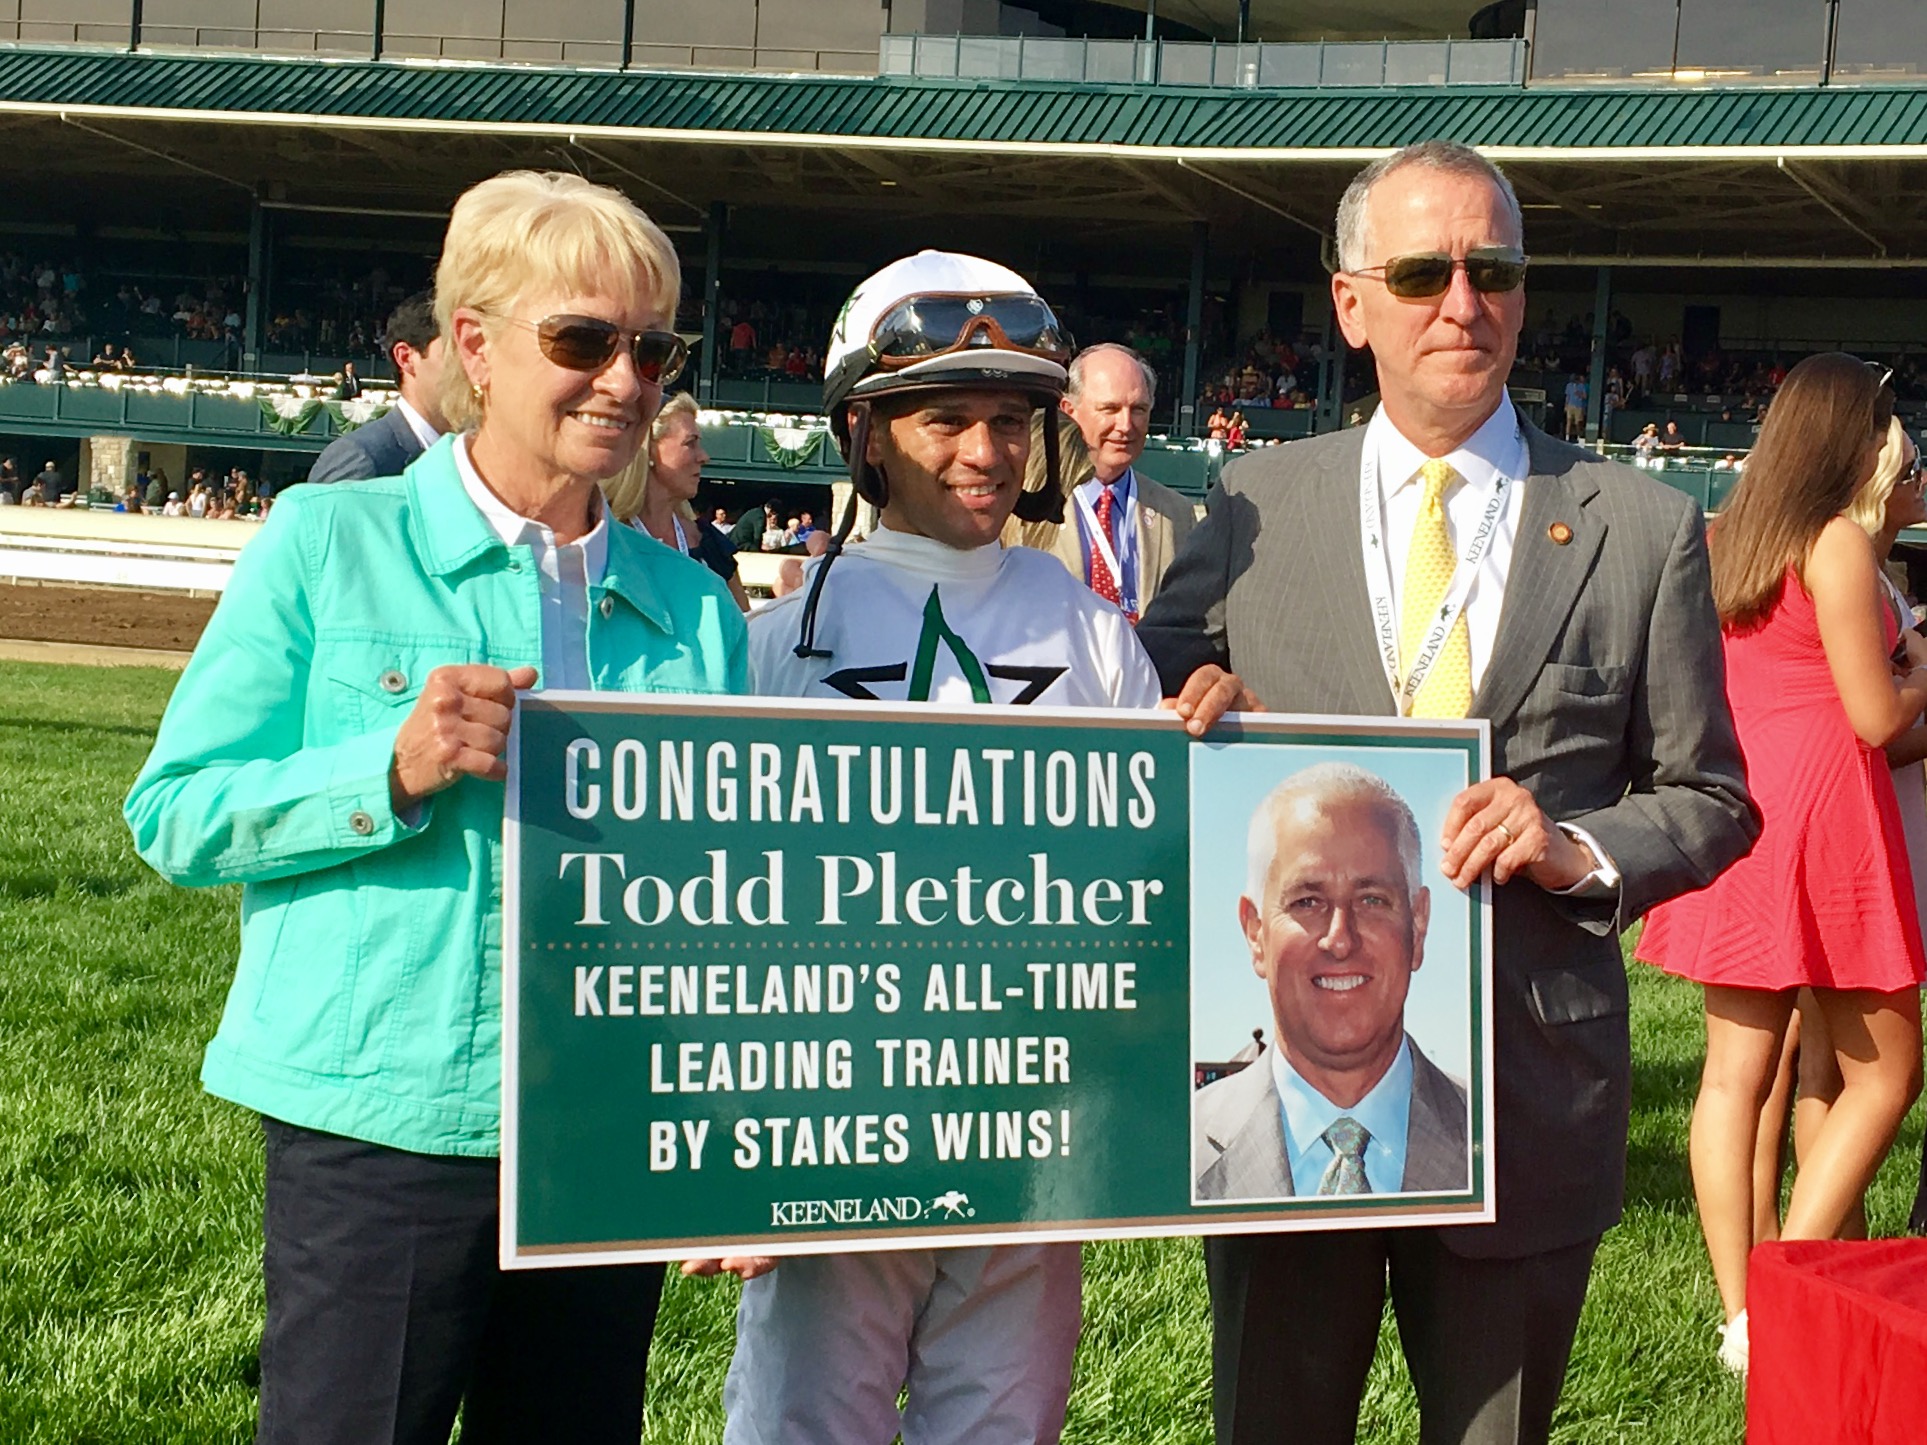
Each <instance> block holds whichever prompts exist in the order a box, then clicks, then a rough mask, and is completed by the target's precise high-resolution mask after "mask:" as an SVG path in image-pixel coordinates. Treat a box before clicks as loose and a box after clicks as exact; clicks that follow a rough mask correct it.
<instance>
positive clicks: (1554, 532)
mask: <svg viewBox="0 0 1927 1445" xmlns="http://www.w3.org/2000/svg"><path fill="white" fill-rule="evenodd" d="M1546 535H1547V536H1548V537H1550V538H1552V540H1553V543H1554V545H1555V546H1560V547H1563V546H1565V545H1566V543H1568V542H1570V541H1571V540H1572V528H1570V527H1568V526H1567V525H1566V524H1565V523H1564V522H1554V523H1553V524H1552V525H1551V526H1550V527H1548V528H1546Z"/></svg>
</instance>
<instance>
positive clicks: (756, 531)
mask: <svg viewBox="0 0 1927 1445" xmlns="http://www.w3.org/2000/svg"><path fill="white" fill-rule="evenodd" d="M774 526H776V503H775V501H774V500H773V499H772V500H770V501H767V502H765V503H763V507H762V510H761V511H758V510H757V509H756V508H754V507H751V508H750V509H749V510H747V511H745V512H744V513H743V515H742V516H740V517H738V518H737V519H736V525H735V526H734V527H733V528H731V529H730V533H729V540H730V541H731V542H733V543H735V544H736V550H737V551H738V552H760V551H762V550H763V537H764V534H766V533H767V532H768V531H769V529H770V528H772V527H774Z"/></svg>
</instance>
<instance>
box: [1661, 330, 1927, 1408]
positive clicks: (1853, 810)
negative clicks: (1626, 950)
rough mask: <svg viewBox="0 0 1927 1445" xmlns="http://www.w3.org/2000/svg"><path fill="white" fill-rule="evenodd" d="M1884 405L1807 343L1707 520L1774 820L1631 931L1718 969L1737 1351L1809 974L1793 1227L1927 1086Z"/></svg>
mask: <svg viewBox="0 0 1927 1445" xmlns="http://www.w3.org/2000/svg"><path fill="white" fill-rule="evenodd" d="M1892 416H1893V393H1892V392H1891V391H1890V390H1888V389H1887V387H1886V384H1885V378H1884V377H1882V376H1881V375H1880V374H1879V373H1878V372H1876V371H1873V370H1871V369H1870V368H1869V367H1867V366H1866V365H1865V364H1863V363H1862V362H1860V361H1858V360H1857V359H1855V358H1853V357H1850V356H1846V355H1843V354H1841V353H1838V352H1834V353H1828V354H1825V355H1821V356H1815V357H1809V358H1808V359H1807V360H1805V361H1803V362H1801V363H1800V364H1799V365H1798V366H1796V367H1795V368H1794V369H1793V370H1792V372H1790V373H1789V374H1788V376H1787V380H1786V384H1785V386H1784V387H1783V388H1782V389H1781V392H1780V395H1779V397H1778V399H1777V400H1776V401H1775V403H1774V407H1773V412H1772V415H1771V417H1770V418H1769V419H1768V422H1767V424H1766V426H1765V427H1763V428H1762V429H1761V432H1760V439H1759V445H1758V446H1757V447H1756V448H1755V450H1754V452H1753V456H1752V458H1751V460H1750V462H1749V465H1748V467H1747V469H1746V472H1745V474H1744V476H1743V478H1742V480H1741V482H1740V483H1739V485H1738V486H1737V487H1735V489H1734V491H1733V495H1732V497H1731V498H1730V499H1729V501H1728V502H1727V505H1726V507H1725V509H1724V510H1723V511H1722V513H1721V515H1720V518H1719V520H1718V522H1717V523H1716V524H1715V526H1714V527H1713V529H1712V532H1711V534H1710V536H1709V539H1708V551H1709V554H1710V557H1711V562H1712V574H1713V600H1714V603H1715V605H1716V606H1717V607H1718V609H1719V614H1720V620H1721V623H1722V631H1723V634H1724V638H1725V653H1726V667H1727V682H1726V686H1727V697H1728V700H1729V702H1730V703H1731V705H1732V708H1733V720H1734V724H1735V727H1736V730H1737V732H1738V734H1739V740H1740V746H1741V749H1742V751H1743V752H1744V754H1745V756H1746V763H1747V781H1748V787H1749V789H1750V790H1751V791H1752V793H1753V796H1754V799H1755V801H1756V803H1757V804H1758V806H1759V809H1760V813H1761V817H1762V828H1761V833H1760V837H1759V841H1758V842H1757V843H1756V844H1755V845H1754V848H1753V851H1752V853H1751V854H1750V855H1749V856H1747V857H1746V858H1744V859H1742V860H1741V861H1740V862H1738V863H1736V864H1735V865H1734V866H1733V867H1732V868H1730V869H1728V870H1727V871H1726V872H1725V873H1724V874H1722V875H1721V876H1720V877H1719V879H1718V880H1717V881H1715V882H1714V883H1713V884H1712V886H1710V887H1708V888H1704V889H1701V890H1700V891H1698V892H1696V893H1690V894H1687V895H1685V896H1684V897H1682V898H1678V899H1675V900H1674V901H1673V902H1671V903H1668V904H1665V905H1662V906H1661V907H1659V908H1657V909H1655V910H1654V911H1653V913H1652V915H1651V916H1650V917H1649V918H1648V920H1647V924H1646V930H1645V933H1644V934H1643V936H1642V937H1641V939H1640V942H1639V946H1638V949H1637V955H1638V957H1640V958H1642V959H1644V960H1646V961H1647V962H1649V963H1657V964H1659V965H1660V966H1661V967H1663V968H1664V969H1666V971H1667V972H1669V973H1674V974H1677V975H1679V976H1681V977H1684V978H1690V979H1693V980H1695V981H1697V982H1699V983H1700V984H1702V985H1703V986H1704V989H1705V1008H1706V1064H1705V1068H1704V1072H1703V1074H1702V1077H1701V1082H1700V1092H1699V1097H1698V1099H1697V1101H1696V1102H1695V1104H1694V1107H1693V1124H1692V1134H1691V1141H1690V1154H1691V1159H1692V1167H1693V1189H1694V1194H1695V1195H1696V1197H1697V1199H1698V1203H1699V1213H1700V1227H1701V1229H1702V1231H1703V1232H1704V1234H1705V1237H1706V1247H1707V1253H1708V1255H1709V1256H1710V1257H1711V1260H1712V1265H1713V1276H1714V1280H1715V1282H1716V1283H1717V1285H1718V1287H1719V1292H1720V1301H1721V1305H1722V1308H1723V1310H1724V1312H1725V1316H1726V1324H1725V1325H1724V1326H1723V1327H1722V1336H1723V1338H1722V1343H1721V1346H1720V1359H1721V1361H1722V1363H1724V1364H1725V1365H1727V1367H1728V1368H1729V1369H1733V1370H1735V1371H1741V1372H1743V1371H1744V1370H1745V1368H1746V1362H1747V1355H1748V1348H1747V1345H1748V1341H1747V1327H1746V1267H1747V1259H1748V1256H1749V1254H1750V1253H1751V1250H1752V1246H1753V1237H1754V1229H1755V1224H1756V1211H1755V1207H1754V1197H1753V1196H1754V1188H1755V1156H1756V1152H1757V1145H1758V1135H1759V1130H1760V1113H1761V1109H1762V1107H1763V1105H1764V1104H1765V1103H1766V1100H1767V1098H1768V1095H1769V1093H1770V1091H1771V1089H1772V1085H1773V1080H1774V1075H1775V1072H1776V1066H1777V1065H1778V1063H1779V1060H1780V1056H1781V1050H1782V1045H1783V1041H1784V1039H1785V1037H1786V1032H1787V1027H1788V1024H1789V1021H1790V1019H1791V1018H1792V1016H1793V1009H1794V1000H1795V996H1796V994H1797V992H1798V990H1799V989H1800V988H1802V987H1808V988H1811V989H1812V991H1813V997H1814V999H1815V1002H1816V1005H1817V1007H1818V1010H1819V1013H1820V1014H1821V1016H1822V1017H1824V1019H1825V1021H1826V1025H1827V1029H1828V1032H1829V1034H1830V1035H1831V1038H1832V1043H1833V1048H1834V1056H1835V1060H1836V1063H1837V1066H1838V1068H1839V1071H1840V1077H1841V1081H1842V1082H1841V1089H1840V1093H1839V1097H1838V1098H1837V1099H1836V1100H1835V1102H1834V1104H1833V1106H1832V1108H1831V1109H1830V1110H1829V1111H1828V1115H1827V1118H1826V1120H1825V1122H1824V1124H1823V1125H1822V1126H1821V1128H1820V1129H1819V1131H1818V1133H1817V1134H1816V1136H1815V1137H1814V1138H1813V1140H1812V1143H1811V1146H1810V1147H1809V1148H1808V1149H1807V1151H1806V1153H1805V1157H1804V1158H1803V1159H1802V1160H1801V1165H1800V1169H1799V1172H1798V1175H1797V1176H1796V1178H1795V1180H1794V1185H1793V1195H1792V1199H1791V1202H1790V1204H1789V1206H1788V1209H1787V1214H1786V1219H1785V1222H1784V1224H1783V1225H1782V1226H1781V1237H1782V1238H1784V1239H1829V1238H1833V1237H1835V1236H1837V1235H1838V1234H1839V1233H1840V1231H1841V1229H1842V1227H1843V1226H1844V1225H1845V1224H1846V1222H1847V1220H1848V1218H1849V1217H1850V1215H1851V1213H1852V1210H1853V1208H1854V1205H1855V1203H1856V1202H1857V1201H1858V1200H1859V1198H1860V1196H1861V1194H1862V1193H1864V1191H1865V1190H1866V1187H1867V1183H1868V1181H1869V1180H1870V1179H1871V1178H1872V1177H1873V1174H1874V1171H1875V1170H1876V1169H1877V1168H1878V1167H1879V1165H1880V1161H1881V1160H1882V1159H1883V1158H1884V1157H1885V1156H1886V1153H1887V1150H1888V1149H1889V1148H1890V1147H1891V1146H1892V1144H1893V1139H1894V1134H1895V1132H1896V1131H1897V1130H1898V1129H1899V1127H1900V1121H1901V1118H1902V1117H1903V1116H1904V1115H1905V1113H1906V1111H1907V1108H1908V1106H1909V1105H1910V1104H1911V1103H1912V1102H1913V1099H1914V1097H1915V1095H1916V1094H1917V1093H1918V1092H1919V1090H1920V995H1919V985H1920V982H1921V977H1922V973H1923V968H1924V966H1927V960H1924V959H1923V955H1922V948H1921V934H1920V924H1919V920H1918V918H1917V916H1916V914H1915V910H1914V902H1913V877H1912V873H1911V872H1910V870H1909V868H1908V863H1907V855H1906V844H1905V841H1904V836H1903V832H1902V826H1901V821H1900V810H1899V807H1898V804H1897V802H1896V799H1895V794H1894V785H1893V779H1892V776H1891V774H1890V772H1889V771H1888V767H1887V759H1886V756H1885V754H1884V752H1883V751H1882V749H1884V748H1885V747H1886V745H1887V744H1888V743H1890V742H1892V741H1893V740H1894V739H1895V738H1897V737H1899V736H1900V735H1901V734H1903V733H1905V732H1906V731H1907V730H1908V729H1909V728H1910V727H1912V726H1913V725H1914V723H1915V722H1916V721H1917V720H1918V719H1919V718H1920V716H1921V712H1922V709H1923V708H1924V707H1927V671H1923V670H1920V669H1918V668H1912V667H1910V668H1909V670H1908V671H1906V673H1905V674H1904V675H1902V676H1896V675H1895V671H1894V669H1893V667H1892V665H1891V664H1890V662H1889V657H1890V654H1891V652H1892V650H1893V648H1894V645H1895V643H1896V641H1897V640H1898V638H1899V635H1900V633H1899V627H1898V626H1897V624H1896V620H1895V618H1894V616H1893V614H1892V612H1891V611H1890V610H1889V608H1888V605H1887V599H1886V595H1885V592H1884V590H1883V589H1882V587H1881V584H1880V580H1879V569H1878V563H1877V558H1876V556H1875V551H1874V543H1873V541H1872V540H1871V539H1870V538H1869V537H1868V535H1867V533H1866V532H1865V531H1863V530H1862V529H1861V528H1860V527H1858V526H1856V525H1855V524H1854V523H1853V522H1852V521H1851V520H1849V519H1848V517H1847V516H1846V515H1845V513H1846V511H1847V508H1848V506H1849V505H1850V504H1851V503H1852V501H1853V499H1854V496H1855V494H1856V493H1857V492H1858V491H1859V490H1860V488H1861V487H1862V485H1863V484H1864V483H1865V482H1866V481H1867V480H1868V479H1869V478H1870V477H1871V476H1872V475H1873V473H1874V471H1875V468H1876V466H1877V464H1878V459H1879V455H1880V451H1881V447H1882V445H1883V444H1884V443H1885V442H1886V440H1887V437H1888V433H1889V426H1890V422H1891V419H1892Z"/></svg>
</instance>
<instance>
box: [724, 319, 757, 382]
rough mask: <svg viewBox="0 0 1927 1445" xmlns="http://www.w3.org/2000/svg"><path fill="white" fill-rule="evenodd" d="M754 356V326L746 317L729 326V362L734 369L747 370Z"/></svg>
mask: <svg viewBox="0 0 1927 1445" xmlns="http://www.w3.org/2000/svg"><path fill="white" fill-rule="evenodd" d="M755 358H756V328H755V327H754V326H751V325H750V324H749V320H748V318H744V319H743V320H741V321H738V322H737V323H736V324H735V325H734V326H732V327H730V328H729V364H730V366H731V367H732V368H733V369H734V370H736V371H748V370H749V368H750V363H751V362H752V361H754V360H755Z"/></svg>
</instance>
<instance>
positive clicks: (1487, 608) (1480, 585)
mask: <svg viewBox="0 0 1927 1445" xmlns="http://www.w3.org/2000/svg"><path fill="white" fill-rule="evenodd" d="M1365 446H1366V449H1367V451H1368V453H1369V454H1371V455H1373V456H1375V457H1376V458H1377V461H1378V488H1379V495H1380V497H1381V498H1382V499H1383V501H1382V505H1383V506H1384V514H1385V554H1386V556H1387V557H1390V558H1391V559H1392V568H1391V572H1392V603H1393V605H1394V606H1397V605H1398V604H1399V600H1400V599H1399V593H1400V591H1401V590H1402V589H1403V588H1404V586H1405V575H1404V574H1405V565H1404V559H1405V557H1406V556H1407V554H1408V553H1409V552H1410V551H1411V546H1412V532H1413V529H1414V528H1416V527H1417V525H1418V513H1419V504H1420V502H1421V501H1422V500H1423V499H1424V493H1425V487H1424V483H1423V482H1422V481H1421V480H1420V479H1419V474H1418V472H1419V468H1420V467H1422V466H1423V465H1425V463H1426V461H1428V460H1429V458H1427V456H1426V455H1425V453H1424V452H1422V451H1420V450H1419V449H1418V448H1417V447H1415V446H1413V445H1412V443H1411V442H1409V441H1407V440H1406V439H1405V438H1404V437H1403V436H1402V435H1400V434H1399V430H1398V428H1397V427H1395V426H1393V425H1392V420H1391V418H1390V417H1388V416H1386V415H1385V409H1384V408H1383V407H1380V408H1379V409H1378V410H1377V411H1376V412H1374V413H1373V414H1372V419H1371V421H1370V422H1369V423H1367V425H1366V427H1365ZM1443 460H1445V461H1446V462H1449V463H1450V464H1451V466H1452V469H1453V470H1454V471H1456V472H1457V473H1458V474H1459V475H1460V476H1461V477H1463V478H1464V479H1465V480H1464V481H1463V482H1461V483H1459V484H1458V485H1456V486H1454V487H1453V488H1452V489H1451V490H1450V491H1449V492H1447V493H1446V495H1445V529H1446V532H1447V534H1448V535H1450V537H1451V538H1452V550H1453V551H1454V552H1461V551H1462V550H1463V548H1464V546H1465V543H1466V541H1467V539H1468V538H1470V536H1471V535H1472V531H1473V529H1474V528H1476V527H1477V526H1478V525H1479V518H1480V516H1481V515H1482V514H1483V513H1484V511H1485V505H1486V503H1487V502H1489V501H1490V500H1491V499H1492V493H1493V489H1494V488H1496V487H1497V486H1498V485H1499V480H1500V478H1501V477H1511V478H1512V480H1513V483H1514V485H1513V488H1512V495H1511V496H1510V497H1508V498H1507V499H1506V509H1505V515H1504V516H1502V517H1500V518H1499V524H1498V526H1497V527H1496V528H1495V529H1494V530H1493V533H1492V541H1491V542H1490V544H1488V546H1487V547H1486V549H1485V555H1484V556H1483V557H1481V558H1480V559H1479V566H1478V570H1477V572H1476V573H1475V574H1474V577H1473V581H1472V591H1471V592H1470V593H1469V594H1468V595H1467V597H1466V599H1465V613H1464V616H1465V630H1466V632H1467V634H1468V635H1469V637H1470V639H1471V642H1472V686H1473V687H1474V688H1475V689H1476V688H1477V687H1478V685H1479V683H1480V681H1481V680H1483V678H1484V677H1485V669H1486V665H1487V664H1488V663H1489V662H1491V660H1492V645H1493V642H1494V641H1495V640H1496V639H1497V637H1498V635H1499V610H1500V608H1501V607H1502V606H1503V605H1504V603H1505V579H1506V573H1507V572H1508V571H1509V570H1510V569H1511V567H1512V544H1513V539H1514V538H1515V537H1517V536H1518V533H1519V511H1520V508H1521V507H1522V506H1523V505H1524V498H1525V488H1524V487H1523V486H1521V485H1519V483H1521V482H1523V481H1524V480H1525V477H1526V473H1527V472H1528V471H1529V470H1530V469H1531V461H1530V459H1529V458H1528V457H1527V455H1526V439H1525V435H1524V434H1523V433H1522V432H1521V431H1520V430H1519V420H1518V416H1517V415H1516V414H1515V413H1514V411H1513V409H1512V401H1511V399H1510V398H1509V397H1508V398H1506V399H1504V400H1502V401H1501V402H1500V403H1499V407H1498V410H1496V411H1494V412H1493V413H1492V415H1491V416H1489V417H1487V418H1486V419H1485V422H1484V424H1483V425H1482V426H1480V428H1479V429H1478V430H1477V431H1475V432H1474V433H1472V435H1471V437H1469V438H1468V439H1467V440H1466V442H1465V443H1464V445H1462V446H1461V447H1459V448H1458V450H1456V451H1453V452H1449V453H1447V455H1446V456H1445V457H1444V459H1443Z"/></svg>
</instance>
